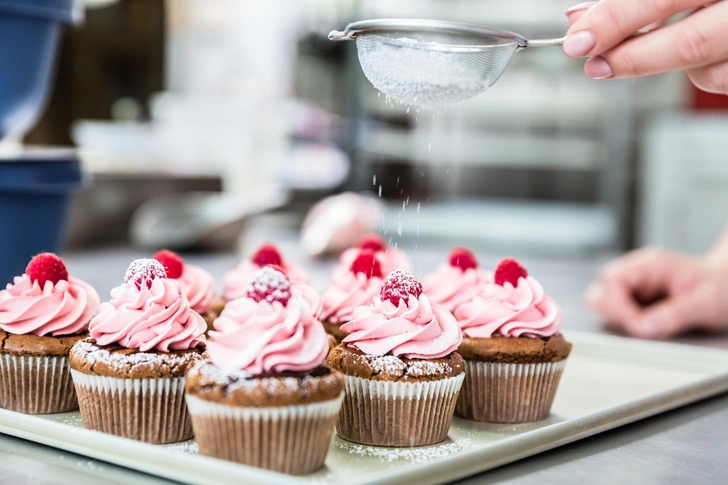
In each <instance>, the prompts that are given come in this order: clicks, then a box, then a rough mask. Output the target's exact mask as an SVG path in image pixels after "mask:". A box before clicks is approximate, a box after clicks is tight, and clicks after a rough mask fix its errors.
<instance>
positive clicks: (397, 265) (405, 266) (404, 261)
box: [338, 234, 412, 276]
mask: <svg viewBox="0 0 728 485" xmlns="http://www.w3.org/2000/svg"><path fill="white" fill-rule="evenodd" d="M362 249H369V250H371V251H374V254H375V255H376V257H377V260H378V261H379V265H380V266H381V268H382V274H383V275H384V276H387V275H388V274H389V273H391V272H392V271H394V270H396V269H401V270H404V271H407V272H409V273H411V272H412V262H411V261H410V259H409V258H408V257H407V255H406V254H405V253H404V251H400V250H399V249H397V248H392V247H389V246H388V245H387V243H386V242H384V239H382V238H381V237H379V236H377V235H376V234H370V235H368V236H366V237H365V238H364V239H362V240H361V242H360V243H359V246H357V247H354V248H349V249H347V250H346V251H344V252H343V253H341V256H340V258H339V265H338V268H350V267H351V265H352V263H353V262H354V260H355V259H356V258H357V257H358V256H359V252H360V251H361V250H362Z"/></svg>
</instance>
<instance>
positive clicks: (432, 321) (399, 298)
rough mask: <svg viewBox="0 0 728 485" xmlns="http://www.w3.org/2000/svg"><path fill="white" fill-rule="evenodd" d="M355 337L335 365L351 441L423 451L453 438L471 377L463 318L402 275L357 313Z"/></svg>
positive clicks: (333, 356)
mask: <svg viewBox="0 0 728 485" xmlns="http://www.w3.org/2000/svg"><path fill="white" fill-rule="evenodd" d="M342 330H343V331H345V332H347V333H349V335H348V336H347V337H346V338H344V340H343V342H342V344H341V345H339V346H338V347H336V348H335V349H333V350H332V351H331V353H329V357H328V360H327V362H328V365H329V367H331V368H332V369H335V370H338V371H341V372H343V373H344V375H345V376H346V395H345V398H344V404H343V406H342V409H341V413H340V414H339V419H338V421H337V423H336V432H337V434H338V435H339V436H340V437H341V438H343V439H345V440H348V441H353V442H356V443H363V444H367V445H377V446H422V445H431V444H434V443H439V442H440V441H442V440H444V439H445V438H447V433H448V431H449V429H450V422H451V421H452V417H453V413H454V411H455V402H456V401H457V397H458V393H459V391H460V386H461V385H462V383H463V378H464V363H463V359H462V357H460V355H459V354H458V353H457V352H455V350H456V349H457V348H458V345H460V342H461V341H462V334H461V332H460V328H459V327H458V325H457V322H456V321H455V318H454V317H453V316H452V314H451V313H450V312H448V311H447V310H446V309H444V308H443V307H441V306H439V305H436V304H433V303H430V300H429V299H428V298H427V296H425V294H424V293H423V292H422V285H421V284H420V282H419V281H417V280H416V279H415V278H414V277H413V276H412V275H411V274H409V273H406V272H404V271H401V270H398V271H394V272H392V273H390V275H389V276H387V278H386V279H385V280H384V282H383V283H382V287H381V292H380V296H378V297H376V298H375V299H374V302H373V303H372V304H371V305H368V306H360V307H357V308H356V309H354V312H353V315H352V320H351V321H350V322H349V323H346V324H344V325H343V326H342Z"/></svg>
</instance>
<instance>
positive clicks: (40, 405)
mask: <svg viewBox="0 0 728 485" xmlns="http://www.w3.org/2000/svg"><path fill="white" fill-rule="evenodd" d="M69 370H70V366H69V364H68V357H65V356H55V355H43V356H35V355H11V354H4V353H3V354H0V407H2V408H4V409H10V410H11V411H17V412H21V413H25V414H49V413H62V412H66V411H73V410H74V409H78V401H77V400H76V391H75V390H74V389H73V382H72V381H71V373H70V372H69Z"/></svg>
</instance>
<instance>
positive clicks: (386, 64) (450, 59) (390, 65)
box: [329, 19, 566, 106]
mask: <svg viewBox="0 0 728 485" xmlns="http://www.w3.org/2000/svg"><path fill="white" fill-rule="evenodd" d="M329 39H330V40H337V41H340V40H353V39H356V47H357V51H358V53H359V63H360V64H361V67H362V70H363V71H364V75H365V76H366V77H367V79H369V81H370V82H371V83H372V84H373V85H374V87H375V88H377V89H379V90H380V91H381V92H383V93H384V94H385V95H387V96H388V97H390V98H391V99H394V100H397V101H400V102H403V103H407V104H412V105H416V106H437V105H445V104H451V103H456V102H458V101H463V100H466V99H470V98H472V97H475V96H477V95H478V94H480V93H482V92H483V91H485V90H486V89H488V88H489V87H490V86H492V85H493V84H494V83H495V82H496V81H497V80H498V78H499V77H500V76H501V74H503V71H504V70H505V68H506V66H507V65H508V62H510V60H511V58H512V57H513V54H515V53H516V52H518V51H520V50H523V49H525V48H526V47H541V46H553V45H562V44H563V43H564V41H565V40H566V38H565V37H562V38H559V39H546V40H529V39H526V38H525V37H523V36H522V35H519V34H516V33H513V32H509V31H507V30H501V29H494V28H491V27H483V26H479V25H471V24H463V23H458V22H444V21H439V20H417V19H377V20H363V21H360V22H354V23H352V24H349V25H348V26H347V27H346V29H344V31H343V32H340V31H337V30H334V31H332V32H331V33H330V34H329Z"/></svg>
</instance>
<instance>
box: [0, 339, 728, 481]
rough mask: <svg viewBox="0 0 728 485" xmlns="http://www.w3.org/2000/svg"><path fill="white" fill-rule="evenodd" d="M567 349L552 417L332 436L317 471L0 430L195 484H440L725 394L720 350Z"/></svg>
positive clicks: (617, 344) (17, 420)
mask: <svg viewBox="0 0 728 485" xmlns="http://www.w3.org/2000/svg"><path fill="white" fill-rule="evenodd" d="M567 338H568V339H569V340H570V341H571V342H572V343H573V344H574V350H573V352H572V355H571V357H570V360H569V363H568V365H567V366H566V371H565V373H564V375H563V378H562V380H561V386H560V388H559V392H558V394H557V396H556V402H555V403H554V406H553V409H552V414H551V416H550V417H549V418H548V419H546V420H544V421H540V422H538V423H531V424H522V425H499V424H482V423H475V422H471V421H466V420H462V419H459V418H455V420H454V421H453V424H452V428H451V429H450V435H449V437H448V439H447V440H446V441H445V442H444V443H441V444H438V445H434V446H427V447H421V448H379V447H373V446H364V445H357V444H353V443H348V442H346V441H344V440H341V439H340V438H338V437H335V438H334V440H333V442H332V444H331V450H330V453H329V455H328V457H327V459H326V466H325V468H324V469H322V470H320V471H319V472H316V473H314V474H312V475H308V476H305V477H291V476H288V475H281V474H278V473H274V472H269V471H265V470H261V469H257V468H252V467H246V466H243V465H237V464H234V463H229V462H225V461H221V460H216V459H213V458H207V457H204V456H201V455H198V454H197V445H196V444H195V442H194V441H193V440H190V441H188V442H185V443H180V444H174V445H163V446H155V445H148V444H144V443H140V442H136V441H132V440H127V439H124V438H117V437H115V436H111V435H106V434H103V433H98V432H95V431H88V430H85V429H84V428H83V427H82V426H81V419H80V417H79V414H78V412H72V413H63V414H55V415H46V416H28V415H24V414H19V413H14V412H12V411H6V410H4V409H0V432H2V433H6V434H9V435H13V436H17V437H20V438H25V439H28V440H31V441H35V442H38V443H42V444H45V445H48V446H53V447H56V448H61V449H64V450H68V451H71V452H74V453H78V454H81V455H86V456H89V457H91V458H95V459H98V460H103V461H107V462H109V463H114V464H116V465H121V466H125V467H128V468H133V469H135V470H139V471H143V472H146V473H150V474H153V475H158V476H160V477H165V478H168V479H172V480H178V481H182V482H189V483H195V484H228V483H229V484H233V483H235V484H238V483H243V482H246V483H248V482H250V483H259V484H281V483H290V484H307V483H339V482H342V483H344V482H345V483H347V484H348V485H357V484H373V483H377V484H384V483H402V482H405V481H406V482H408V483H421V484H429V483H442V482H447V481H451V480H455V479H458V478H463V477H466V476H469V475H472V474H475V473H478V472H482V471H485V470H488V469H491V468H494V467H497V466H500V465H503V464H506V463H509V462H513V461H516V460H518V459H521V458H525V457H527V456H530V455H534V454H536V453H540V452H542V451H545V450H548V449H551V448H556V447H558V446H561V445H563V444H566V443H570V442H572V441H576V440H579V439H582V438H585V437H587V436H591V435H595V434H597V433H601V432H602V431H606V430H608V429H612V428H616V427H618V426H621V425H624V424H627V423H630V422H633V421H637V420H639V419H642V418H645V417H648V416H652V415H655V414H658V413H661V412H664V411H667V410H669V409H674V408H677V407H679V406H683V405H685V404H688V403H691V402H695V401H698V400H700V399H704V398H707V397H710V396H713V395H716V394H719V393H722V392H725V391H728V351H721V350H714V349H705V348H700V347H690V346H683V345H675V344H665V343H655V342H646V341H639V340H630V339H624V338H619V337H610V336H602V335H594V334H583V333H577V332H569V333H568V334H567Z"/></svg>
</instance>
